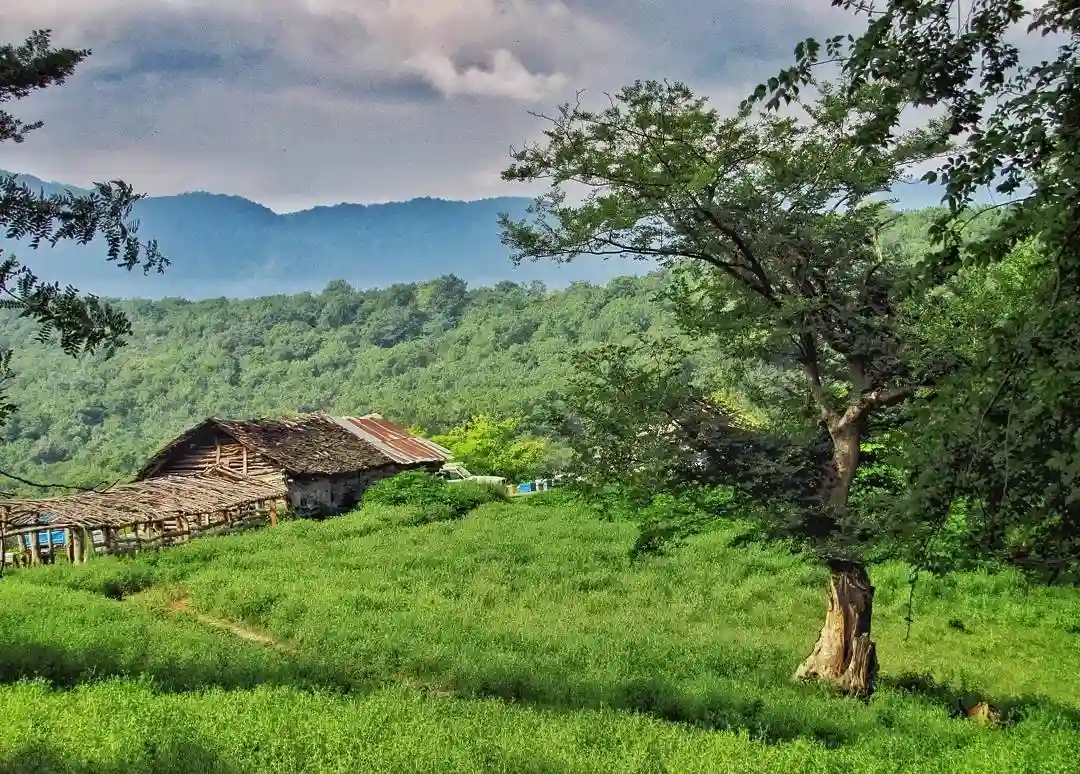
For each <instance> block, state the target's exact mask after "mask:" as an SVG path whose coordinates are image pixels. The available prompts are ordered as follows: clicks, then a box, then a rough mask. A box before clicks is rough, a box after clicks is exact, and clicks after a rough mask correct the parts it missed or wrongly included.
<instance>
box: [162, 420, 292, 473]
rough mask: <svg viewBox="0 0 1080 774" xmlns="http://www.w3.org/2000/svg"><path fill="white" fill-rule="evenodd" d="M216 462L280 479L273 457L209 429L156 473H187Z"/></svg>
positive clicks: (227, 466)
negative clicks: (269, 457)
mask: <svg viewBox="0 0 1080 774" xmlns="http://www.w3.org/2000/svg"><path fill="white" fill-rule="evenodd" d="M215 465H218V466H221V467H224V468H227V469H228V470H231V471H234V472H236V473H239V474H241V475H245V476H250V477H252V478H257V479H262V480H281V476H282V473H283V471H282V469H281V467H279V466H278V465H277V464H276V463H275V462H273V461H272V460H270V459H268V458H266V457H264V456H263V455H261V454H259V453H257V452H253V451H250V450H249V449H248V448H247V447H246V446H243V445H242V444H239V443H237V442H236V441H235V440H234V439H233V438H232V437H230V436H228V435H225V434H224V433H219V432H218V431H217V430H215V429H209V430H207V431H206V432H205V433H202V434H200V435H198V436H196V437H195V438H192V439H191V440H190V441H189V442H188V443H187V444H186V446H185V447H184V448H180V449H176V450H175V451H173V453H172V454H171V455H169V457H168V458H166V460H165V462H164V463H163V464H162V466H161V467H160V468H158V470H157V471H155V472H154V475H155V476H168V475H178V476H185V475H191V474H192V473H199V472H201V471H204V470H206V469H207V468H210V467H213V466H215Z"/></svg>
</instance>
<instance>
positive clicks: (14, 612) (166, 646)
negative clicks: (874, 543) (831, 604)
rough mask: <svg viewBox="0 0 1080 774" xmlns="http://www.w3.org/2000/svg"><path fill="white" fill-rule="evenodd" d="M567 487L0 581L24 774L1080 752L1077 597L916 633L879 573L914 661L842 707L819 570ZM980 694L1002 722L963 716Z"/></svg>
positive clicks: (981, 760)
mask: <svg viewBox="0 0 1080 774" xmlns="http://www.w3.org/2000/svg"><path fill="white" fill-rule="evenodd" d="M552 495H557V493H552ZM552 495H547V494H540V495H535V496H533V497H532V498H522V499H521V500H518V501H513V502H510V503H496V504H489V505H485V506H483V507H481V508H479V509H477V510H474V511H472V512H471V513H470V515H469V516H467V517H466V518H464V519H458V520H451V521H442V520H440V521H434V522H428V523H424V524H421V525H419V526H414V525H415V524H416V523H417V522H419V521H426V519H425V518H424V517H423V513H422V510H421V509H417V508H412V507H404V508H402V507H388V506H374V505H368V506H365V507H364V508H363V509H362V510H360V511H358V512H356V513H354V514H351V515H349V516H346V517H343V518H341V519H336V520H331V521H327V522H320V523H314V522H307V521H293V522H288V523H285V524H282V525H280V526H279V527H277V528H275V529H273V530H267V531H263V532H259V533H249V534H248V535H242V536H231V537H226V538H207V539H204V540H200V541H195V542H193V543H190V544H188V545H186V546H182V547H177V548H175V549H170V550H167V551H163V552H161V553H160V554H153V555H149V556H143V557H141V558H137V559H135V560H127V561H124V560H113V559H111V558H102V559H99V560H96V561H93V562H90V563H89V564H87V565H85V566H83V567H78V568H71V567H67V566H63V565H56V566H52V567H45V568H41V569H38V570H25V571H19V572H18V573H17V574H15V575H13V576H11V577H8V578H7V579H5V580H4V582H3V583H2V584H0V604H2V606H3V609H4V615H3V616H0V643H2V645H0V648H2V654H3V657H2V658H0V665H2V666H0V670H2V674H0V679H2V681H3V683H4V685H3V686H2V687H0V718H2V721H3V723H4V727H5V728H6V729H8V730H7V731H6V732H5V733H4V734H3V735H0V760H3V761H5V770H6V771H46V770H57V771H91V770H93V771H121V770H126V771H149V770H155V771H159V772H174V771H207V770H213V771H252V770H260V771H269V770H288V771H311V772H317V771H345V770H352V771H356V770H370V771H402V772H404V771H416V770H417V769H420V770H438V771H460V772H523V771H524V772H555V771H559V772H574V771H580V772H593V771H597V770H602V771H612V772H653V771H662V770H668V771H711V770H737V771H748V772H751V771H755V772H772V771H777V770H784V769H787V770H792V771H837V772H840V771H865V772H894V771H907V772H981V771H986V770H988V769H992V770H994V771H1001V772H1012V771H1015V772H1020V771H1047V772H1050V771H1067V770H1068V766H1070V765H1071V762H1072V761H1075V759H1076V756H1077V755H1078V754H1080V736H1078V735H1077V734H1076V723H1077V718H1076V712H1077V709H1076V708H1077V706H1078V704H1080V695H1078V693H1077V691H1078V689H1080V686H1078V684H1077V682H1076V681H1075V680H1073V679H1072V676H1073V674H1075V671H1076V668H1077V666H1078V662H1077V655H1076V654H1077V649H1076V647H1075V639H1076V637H1077V635H1076V633H1075V632H1076V629H1077V627H1078V626H1080V597H1077V595H1076V594H1075V592H1073V591H1068V590H1064V589H1031V588H1028V587H1027V586H1026V584H1025V582H1024V581H1023V579H1022V578H1021V577H1020V576H1019V575H1017V574H1015V573H1005V574H998V575H987V574H981V573H975V574H962V575H956V576H952V577H950V578H947V579H942V580H936V581H932V582H930V583H928V584H927V585H926V587H925V588H924V589H923V591H922V593H920V595H919V596H918V597H917V600H916V605H917V609H916V613H917V616H918V624H917V625H916V626H915V627H914V628H913V629H912V631H911V634H910V637H907V636H906V624H905V621H904V618H905V614H906V610H907V585H906V580H907V570H906V568H905V567H904V566H903V565H901V564H885V565H880V566H875V567H874V568H873V572H874V575H875V578H876V582H877V596H876V599H875V603H876V606H875V610H876V620H875V625H876V626H875V629H876V638H877V640H878V642H879V647H881V649H882V651H883V652H885V653H888V654H889V655H888V661H887V664H888V666H887V669H886V670H885V672H884V674H883V677H882V679H881V683H882V685H881V687H880V689H879V691H878V694H877V696H876V697H875V699H874V702H873V703H872V704H871V705H870V706H866V705H864V704H862V703H858V702H844V701H842V700H838V699H837V698H836V697H835V696H833V695H831V693H830V692H829V691H825V690H822V689H821V688H820V687H817V686H814V685H810V684H798V683H793V682H791V680H790V679H789V672H790V662H791V661H792V660H793V659H795V658H796V657H797V656H798V654H799V653H800V652H802V651H804V650H805V649H806V648H807V647H808V646H809V644H810V638H809V637H808V636H807V635H808V634H809V630H810V627H811V626H812V625H813V622H814V621H815V620H816V618H817V617H818V615H819V607H820V599H819V593H820V592H818V591H817V584H818V583H819V582H820V581H821V579H822V571H821V570H819V569H817V568H815V567H814V566H813V564H812V563H810V562H808V561H806V560H805V559H804V558H802V557H800V556H797V555H795V554H792V553H790V552H786V551H784V550H783V549H781V548H778V547H776V546H774V545H770V544H762V543H757V542H753V541H750V542H747V540H746V527H747V525H744V524H739V523H734V522H732V523H727V524H722V525H721V524H718V525H716V526H715V527H714V528H713V529H711V530H709V531H707V532H705V533H703V534H699V535H697V536H696V537H694V538H692V539H691V540H690V541H689V542H688V543H686V544H685V545H684V546H682V547H680V548H679V550H677V551H672V552H670V554H667V555H660V556H652V557H641V558H637V559H633V558H631V556H630V554H629V552H628V547H629V546H630V545H632V544H633V542H634V539H635V536H636V534H637V526H636V519H637V514H634V513H618V512H612V513H609V517H610V518H609V519H608V520H599V519H597V518H596V516H595V514H594V513H593V512H592V511H591V510H590V509H589V508H587V507H583V506H582V505H580V504H575V502H574V501H573V500H567V499H566V498H565V497H562V496H555V497H553V496H552ZM316 556H317V557H318V560H317V561H314V560H312V557H316ZM1004 641H1008V642H1009V646H1008V647H1007V648H1004V647H999V643H1001V642H1004ZM1031 664H1039V665H1041V666H1040V668H1038V669H1031V668H1029V667H1030V665H1031ZM23 679H25V680H28V682H15V681H17V680H23ZM983 698H986V699H990V700H991V701H992V702H993V704H994V705H995V706H997V707H999V708H1001V710H1002V711H1003V712H1004V713H1005V717H1004V719H1003V721H1004V722H1005V723H1006V724H1007V725H1006V726H1005V727H1004V728H993V727H987V726H983V725H981V724H979V723H975V722H972V721H970V720H966V719H963V718H960V717H950V715H955V714H957V713H958V711H959V710H961V709H964V708H967V707H970V706H973V705H974V704H975V703H976V702H978V701H979V700H980V699H983Z"/></svg>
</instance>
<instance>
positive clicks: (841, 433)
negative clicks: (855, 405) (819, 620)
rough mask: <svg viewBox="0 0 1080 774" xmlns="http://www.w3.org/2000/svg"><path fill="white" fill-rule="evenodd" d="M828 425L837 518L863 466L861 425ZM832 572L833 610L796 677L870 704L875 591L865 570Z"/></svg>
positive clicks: (831, 500)
mask: <svg viewBox="0 0 1080 774" xmlns="http://www.w3.org/2000/svg"><path fill="white" fill-rule="evenodd" d="M828 424H829V435H830V436H831V438H832V441H833V459H832V463H833V465H832V467H833V469H832V471H830V472H831V476H830V477H829V480H827V483H826V492H825V501H826V504H827V507H828V508H829V509H830V510H831V511H832V512H833V514H834V515H835V516H837V517H839V518H842V517H843V515H844V514H845V513H846V511H847V500H848V493H849V492H850V491H851V484H852V482H853V481H854V479H855V472H856V470H857V469H858V466H859V445H860V441H861V440H862V437H861V435H862V432H861V431H862V424H861V421H860V420H859V418H858V417H857V416H855V415H852V416H847V415H845V416H844V417H841V418H839V419H838V420H835V421H831V422H829V423H828ZM828 567H829V589H828V594H829V606H828V610H827V611H826V613H825V625H824V626H823V627H822V628H821V634H820V636H819V637H818V641H817V644H816V645H815V646H814V650H813V651H812V652H811V653H810V655H809V656H807V658H806V661H804V662H803V663H802V665H801V666H800V667H799V668H798V669H797V670H796V672H795V679H797V680H825V681H827V682H830V683H832V684H834V685H836V686H837V687H838V688H840V690H841V691H843V692H844V693H847V694H851V695H854V696H859V697H862V698H865V699H868V698H870V696H871V694H873V692H874V680H875V678H876V676H877V667H878V664H877V649H876V647H875V645H874V642H873V640H871V639H870V623H871V618H872V616H873V609H874V587H873V586H872V585H870V575H869V574H868V573H867V571H866V565H864V564H862V563H861V562H857V561H847V560H839V559H833V560H830V561H829V562H828Z"/></svg>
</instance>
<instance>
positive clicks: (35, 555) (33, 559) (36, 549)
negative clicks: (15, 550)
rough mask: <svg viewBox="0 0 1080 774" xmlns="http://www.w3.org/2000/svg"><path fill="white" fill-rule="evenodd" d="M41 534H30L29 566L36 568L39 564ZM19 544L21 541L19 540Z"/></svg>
mask: <svg viewBox="0 0 1080 774" xmlns="http://www.w3.org/2000/svg"><path fill="white" fill-rule="evenodd" d="M40 535H41V533H39V532H38V531H37V530H34V531H33V532H31V533H30V564H31V565H33V566H37V565H39V564H41V536H40ZM19 542H20V543H21V542H22V540H21V539H20V540H19Z"/></svg>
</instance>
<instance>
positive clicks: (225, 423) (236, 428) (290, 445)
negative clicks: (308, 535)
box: [136, 414, 450, 516]
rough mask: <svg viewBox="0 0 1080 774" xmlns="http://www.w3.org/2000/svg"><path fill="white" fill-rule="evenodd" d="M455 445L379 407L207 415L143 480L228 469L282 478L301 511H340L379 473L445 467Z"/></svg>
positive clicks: (145, 471) (295, 507)
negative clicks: (375, 410)
mask: <svg viewBox="0 0 1080 774" xmlns="http://www.w3.org/2000/svg"><path fill="white" fill-rule="evenodd" d="M449 456H450V452H449V450H447V449H445V448H443V447H441V446H439V445H438V444H435V443H432V442H431V441H428V440H426V439H424V438H418V437H416V436H414V435H412V434H410V433H409V432H408V431H407V430H405V429H404V428H402V427H400V426H398V425H396V424H394V423H393V422H390V421H389V420H387V419H385V418H384V417H382V416H380V415H378V414H370V415H367V416H364V417H333V416H329V415H327V414H305V415H302V416H299V417H296V418H293V419H256V420H247V421H238V420H228V419H217V418H210V419H207V420H205V421H203V422H201V423H199V424H198V425H196V426H195V427H193V428H191V429H190V430H188V431H186V432H185V433H183V434H182V435H180V436H179V437H178V438H176V439H174V440H173V441H171V442H170V443H169V444H167V445H166V446H165V447H164V448H163V449H162V450H161V451H159V452H158V453H157V454H155V455H154V456H153V457H151V458H150V460H149V461H148V462H147V463H146V465H144V466H143V468H142V470H141V471H139V474H138V476H137V477H136V480H139V481H142V480H146V479H149V478H154V477H158V476H183V475H193V474H199V473H201V472H204V471H207V470H211V469H224V470H230V471H233V472H235V473H238V474H240V475H242V476H245V477H250V478H252V479H256V480H264V481H269V482H282V483H284V485H285V487H286V489H287V491H288V499H289V502H290V504H291V506H292V509H293V511H294V512H295V513H297V514H298V515H302V516H316V515H329V514H334V513H340V512H342V511H344V510H347V509H348V508H350V507H352V506H353V505H355V504H356V503H357V502H358V501H359V500H360V497H361V495H362V494H363V492H364V490H365V489H366V488H367V487H369V486H371V485H372V484H373V483H375V482H376V481H378V480H380V479H383V478H386V477H387V476H393V475H395V474H397V473H400V472H402V471H405V470H415V469H421V470H431V471H434V470H438V469H439V468H440V467H442V465H443V463H444V462H445V461H446V460H447V458H449Z"/></svg>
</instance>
